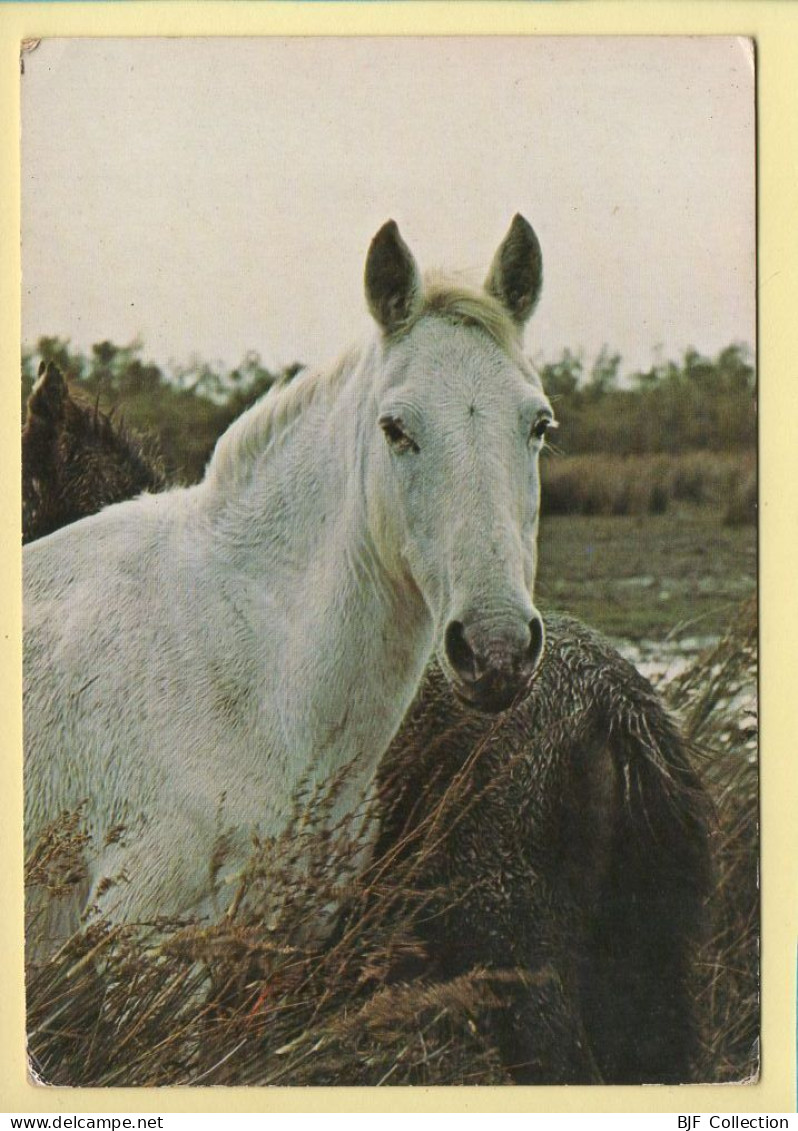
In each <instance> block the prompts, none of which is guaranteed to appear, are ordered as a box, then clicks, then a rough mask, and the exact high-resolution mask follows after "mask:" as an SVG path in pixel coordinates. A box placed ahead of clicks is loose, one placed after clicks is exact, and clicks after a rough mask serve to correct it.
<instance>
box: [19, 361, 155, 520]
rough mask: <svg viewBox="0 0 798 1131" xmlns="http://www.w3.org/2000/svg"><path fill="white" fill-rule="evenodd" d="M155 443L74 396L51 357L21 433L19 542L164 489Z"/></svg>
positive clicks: (40, 373) (32, 399) (41, 376)
mask: <svg viewBox="0 0 798 1131" xmlns="http://www.w3.org/2000/svg"><path fill="white" fill-rule="evenodd" d="M151 448H152V445H150V444H149V443H147V444H145V442H144V441H143V440H142V439H141V438H140V437H138V436H136V435H135V434H134V433H133V432H131V431H129V430H128V429H126V428H125V427H124V426H123V425H121V424H120V423H117V422H114V421H112V420H111V417H110V416H108V415H107V414H106V413H104V412H101V411H100V410H99V407H98V406H97V405H94V406H91V405H88V404H84V403H82V402H81V400H80V399H78V398H77V397H75V396H74V395H73V393H72V391H71V390H70V388H69V387H68V385H67V383H66V381H65V380H64V377H63V374H62V373H61V371H60V370H59V369H58V367H57V366H56V365H54V364H53V363H52V362H50V363H48V364H47V365H45V363H44V362H42V364H41V366H40V368H39V377H38V380H37V382H36V384H35V385H34V387H33V392H32V393H31V395H30V399H29V400H28V410H27V417H26V420H25V426H24V428H23V431H22V540H23V542H32V541H33V540H34V539H36V538H42V537H44V535H45V534H51V533H52V532H53V531H54V530H58V529H59V527H61V526H66V525H67V524H68V523H70V522H76V521H77V519H79V518H85V517H86V516H87V515H90V514H94V513H96V512H97V511H99V510H102V508H103V507H106V506H108V505H109V504H111V503H117V502H121V501H122V500H124V499H131V498H133V497H134V496H136V495H140V494H141V493H142V492H143V491H160V490H162V489H163V488H164V487H165V486H166V479H165V475H164V472H163V469H162V467H161V465H160V461H159V459H158V456H157V454H156V452H155V451H154V450H151Z"/></svg>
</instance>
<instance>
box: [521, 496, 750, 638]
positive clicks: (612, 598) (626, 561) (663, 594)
mask: <svg viewBox="0 0 798 1131" xmlns="http://www.w3.org/2000/svg"><path fill="white" fill-rule="evenodd" d="M756 552H757V551H756V527H755V526H750V525H745V526H728V525H725V524H724V522H723V516H722V513H721V511H720V510H716V509H712V508H709V507H698V506H689V505H683V506H680V507H678V508H673V509H671V510H669V511H668V512H667V513H666V514H659V515H646V516H639V517H638V516H630V517H625V516H624V517H617V516H613V515H599V516H595V517H593V516H581V515H580V516H571V515H550V516H546V517H544V518H543V519H542V520H541V530H540V564H539V573H538V583H537V601H538V604H539V606H540V608H541V609H542V610H543V611H544V612H545V611H546V610H547V609H553V610H556V611H561V612H567V613H570V614H572V615H573V616H576V617H579V618H580V619H582V620H585V621H587V622H588V624H592V625H594V626H595V627H596V628H599V629H601V630H602V631H604V632H606V633H608V634H609V635H610V636H613V637H616V638H624V639H627V640H632V641H644V640H645V641H662V640H664V639H665V638H666V637H670V638H671V639H674V638H675V639H676V640H679V639H681V638H692V639H694V638H699V639H703V638H707V637H717V636H720V635H722V634H723V633H724V632H725V631H726V630H727V629H728V628H729V619H730V617H731V616H732V615H734V612H735V610H736V609H737V608H738V607H739V605H740V602H741V601H742V600H743V599H744V598H745V597H747V596H749V595H750V594H752V593H754V592H755V590H756V568H757V564H756V563H757V559H756Z"/></svg>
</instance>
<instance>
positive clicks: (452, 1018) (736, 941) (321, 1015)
mask: <svg viewBox="0 0 798 1131" xmlns="http://www.w3.org/2000/svg"><path fill="white" fill-rule="evenodd" d="M755 625H756V620H755V612H754V610H753V609H752V608H749V609H747V610H746V612H745V614H744V616H741V617H740V618H738V621H737V623H736V625H735V627H734V629H733V631H732V632H731V633H730V634H729V636H728V637H727V638H726V639H725V640H724V641H723V642H722V643H721V644H720V645H719V646H718V648H717V649H715V650H714V651H713V653H712V654H711V655H709V656H706V657H703V658H702V659H701V661H699V662H698V663H697V664H696V665H695V666H694V667H693V668H692V669H690V671H688V672H687V673H685V674H684V675H683V676H681V677H680V678H679V680H678V681H676V682H674V683H673V684H672V685H671V686H670V687H669V688H668V689H667V694H668V697H669V698H670V700H671V702H672V703H673V704H674V705H675V706H676V707H677V708H678V709H679V711H680V712H681V714H682V717H683V719H684V720H685V725H686V728H687V731H688V735H689V737H691V738H692V739H693V740H694V741H695V742H696V743H697V744H698V745H699V746H700V747H702V748H704V749H705V750H706V751H707V764H706V775H707V779H708V781H709V783H710V785H711V788H712V791H713V795H714V798H715V802H716V806H717V810H718V814H719V832H718V834H717V837H716V844H715V863H716V871H717V883H716V888H715V894H714V896H713V899H712V904H711V908H710V911H711V918H712V924H713V929H712V933H711V937H710V938H709V939H708V941H707V943H706V945H705V946H704V948H703V950H702V951H701V953H700V954H699V955H698V965H699V971H700V978H701V993H700V1001H701V1007H702V1015H703V1021H704V1024H703V1027H704V1031H705V1034H706V1063H705V1066H704V1069H703V1071H702V1073H701V1075H702V1077H703V1078H704V1079H708V1080H739V1079H741V1078H744V1077H747V1076H750V1075H753V1074H755V1072H756V1070H757V1049H756V1037H757V1034H758V968H757V940H758V893H757V883H756V862H757V848H758V829H757V772H756V758H755V737H754V735H753V731H752V729H751V727H752V725H753V724H752V723H751V721H750V719H749V718H748V714H747V713H746V712H745V711H743V710H741V708H740V697H741V696H742V695H743V694H746V693H748V694H750V693H751V692H752V690H753V687H754V681H755V656H756V648H755V632H756V629H755ZM464 770H465V767H464ZM339 784H340V783H338V784H337V785H335V786H333V788H332V789H331V790H330V791H329V792H328V793H327V794H325V795H324V796H323V797H321V796H317V797H315V798H314V799H313V800H314V804H313V806H308V805H307V801H308V798H307V796H306V797H304V798H299V799H298V802H297V810H296V813H295V817H294V821H293V823H292V827H291V830H290V832H289V833H288V834H286V836H285V837H283V838H282V839H281V840H280V841H279V842H277V843H272V844H268V845H259V844H255V845H253V855H252V860H251V863H250V866H249V868H248V871H247V874H246V876H245V877H243V878H242V883H241V886H240V888H239V889H238V891H237V892H235V894H234V896H233V898H232V900H231V906H230V908H229V911H228V914H227V915H225V916H223V917H222V918H221V920H220V921H219V923H217V924H216V925H215V926H213V927H210V928H207V927H204V928H200V927H198V926H196V925H194V924H191V923H185V922H183V923H175V922H172V923H169V922H164V921H159V922H155V923H151V924H146V925H141V926H138V927H135V928H134V927H118V926H116V927H111V926H110V925H109V924H107V923H104V922H102V921H94V922H90V923H87V924H86V925H85V926H84V928H83V929H82V930H81V931H79V932H78V933H77V934H75V935H74V936H73V937H72V938H71V939H70V940H69V941H68V942H67V943H66V944H65V945H64V946H63V947H62V948H61V949H60V951H59V952H58V953H57V954H55V955H54V956H53V957H51V958H50V959H49V960H47V961H44V962H40V963H31V964H29V968H28V976H27V994H28V1003H27V1004H28V1037H29V1052H30V1062H31V1067H32V1070H33V1071H34V1072H35V1074H36V1075H37V1076H38V1078H39V1079H41V1080H42V1081H46V1082H48V1083H53V1084H70V1085H84V1086H88V1085H93V1086H97V1085H165V1084H251V1085H265V1084H275V1085H285V1084H291V1085H323V1084H341V1083H346V1084H353V1085H380V1084H424V1085H433V1084H435V1085H440V1084H496V1083H506V1082H508V1078H507V1076H506V1074H505V1072H504V1070H503V1068H502V1065H501V1062H500V1059H499V1056H498V1054H497V1052H496V1050H495V1049H494V1048H493V1047H491V1045H490V1043H489V1041H488V1040H487V1038H486V1036H485V1034H486V1032H487V1031H488V1030H489V1028H490V1018H491V1016H493V1015H495V1011H496V1010H498V1009H500V1008H503V1007H502V1005H501V1004H500V1002H501V1001H502V1000H505V1001H506V997H504V998H503V997H502V994H501V993H500V992H497V991H499V990H501V989H503V988H504V989H506V982H507V980H508V979H509V980H511V981H512V980H514V979H515V980H518V981H520V980H522V977H523V976H522V975H521V974H516V973H513V972H507V973H497V972H495V971H486V970H472V971H471V972H470V973H469V974H468V975H467V976H462V977H459V978H455V979H452V980H449V981H440V980H436V978H435V977H434V975H432V974H431V973H430V970H429V966H428V964H427V962H426V955H425V953H424V948H423V945H422V943H421V942H420V938H419V933H418V930H417V924H418V923H419V920H420V919H421V918H422V917H423V916H424V915H425V913H427V912H428V911H429V907H430V901H431V899H432V898H433V894H434V893H430V892H429V891H422V890H421V888H420V885H419V883H418V876H419V870H420V869H422V868H423V862H424V860H425V858H426V857H427V856H428V855H429V853H430V852H433V851H435V850H436V849H437V847H438V845H439V843H440V838H441V833H442V830H444V829H445V828H446V827H447V824H448V823H449V822H451V821H453V820H457V814H458V812H460V811H461V810H462V807H463V803H464V798H465V794H464V790H466V789H467V774H466V773H465V772H464V774H463V775H460V777H459V780H457V781H455V782H454V783H453V786H452V790H451V793H450V795H449V797H448V798H447V801H446V804H445V806H444V807H443V808H442V809H437V810H435V811H433V812H432V813H431V814H430V816H429V817H428V819H427V820H426V821H425V822H424V823H422V825H421V827H420V828H419V830H418V832H417V833H416V834H415V836H416V838H417V840H416V843H415V844H414V845H413V851H410V852H408V851H405V850H406V849H407V847H408V846H407V845H402V846H401V851H396V850H393V851H392V852H391V855H390V858H389V859H385V860H383V861H380V862H377V863H376V864H375V865H373V866H371V867H370V868H369V869H368V870H367V871H366V873H365V875H364V876H363V877H362V878H360V879H355V869H356V862H357V860H358V859H362V855H363V850H364V845H363V843H362V838H360V837H355V838H353V837H352V836H351V835H350V833H349V832H348V830H347V828H345V827H337V828H333V829H332V830H331V831H325V830H324V829H323V827H322V826H323V824H324V817H325V815H326V814H327V813H328V810H329V806H330V805H331V804H332V801H333V799H334V795H335V791H336V789H337V788H338V787H339ZM309 811H312V812H313V814H314V815H313V816H309V815H308V813H309ZM364 835H365V834H364ZM85 850H86V841H85V835H84V833H83V832H82V831H81V823H80V817H79V814H78V815H76V816H73V817H71V818H68V819H66V818H65V819H64V820H63V822H61V823H60V825H59V827H58V828H57V829H52V830H50V831H49V833H48V835H47V837H46V839H45V842H44V843H43V844H42V846H40V848H39V849H38V850H37V852H36V853H35V854H34V856H33V857H32V859H31V861H30V868H29V875H28V878H29V882H30V883H31V884H32V885H39V886H40V887H41V886H44V887H45V888H47V889H48V890H49V891H50V892H51V893H52V898H53V899H58V898H62V897H63V895H64V893H65V892H66V891H68V890H69V888H70V886H71V885H72V884H73V883H75V882H77V881H78V880H79V878H80V877H79V875H78V872H77V871H76V861H77V860H78V859H79V857H80V855H81V854H82V853H84V852H85ZM267 861H268V868H267ZM276 862H277V863H276ZM276 872H278V873H279V875H278V876H277V878H275V873H276ZM267 877H268V882H267ZM276 883H278V884H279V885H280V887H281V889H282V890H283V892H284V893H285V898H284V899H283V900H282V901H281V906H280V913H279V916H278V919H277V921H276V922H275V923H274V924H273V926H272V927H271V928H270V929H264V927H263V913H262V909H263V907H264V905H265V904H266V903H267V902H268V899H269V893H270V892H271V891H273V890H274V887H275V884H276ZM342 905H343V906H344V907H345V912H344V914H343V915H342V916H340V918H339V919H338V920H337V922H336V926H335V928H334V932H333V933H330V934H329V935H328V937H327V938H326V940H325V941H324V943H323V944H320V943H319V942H318V941H316V942H315V943H314V941H313V940H314V933H315V936H316V938H317V936H318V932H317V931H316V929H315V927H314V923H315V920H316V918H317V911H316V910H314V909H318V907H320V906H322V907H323V906H329V907H340V906H342ZM311 916H312V917H311ZM331 921H332V920H331ZM33 929H35V926H34V928H33ZM544 974H545V971H543V972H540V974H539V976H544ZM527 977H528V975H527ZM499 983H504V985H502V986H500V985H499Z"/></svg>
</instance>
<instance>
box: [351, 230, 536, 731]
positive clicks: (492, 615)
mask: <svg viewBox="0 0 798 1131" xmlns="http://www.w3.org/2000/svg"><path fill="white" fill-rule="evenodd" d="M541 281H542V269H541V252H540V245H539V243H538V240H537V237H536V235H535V233H534V231H533V230H532V228H531V227H530V225H529V224H528V223H527V221H526V220H524V219H523V217H521V216H516V217H515V219H514V220H513V223H512V226H511V227H510V230H509V232H508V233H507V235H506V237H505V239H504V241H503V242H502V244H501V245H500V247H499V249H498V251H497V252H496V256H495V258H494V260H493V263H492V265H491V268H490V270H489V272H488V276H487V279H486V282H485V285H484V288H483V290H482V291H481V292H477V291H471V290H468V289H466V288H463V287H459V286H456V285H448V284H446V283H444V282H440V281H438V282H436V281H434V280H426V281H425V280H422V277H421V274H420V272H419V270H418V267H417V265H416V262H415V259H414V258H413V255H412V253H411V252H410V250H409V248H408V247H407V245H406V244H405V243H404V241H403V239H402V237H401V236H400V234H399V230H398V228H397V226H396V224H395V223H394V222H393V221H389V222H388V223H387V224H385V225H384V226H383V227H382V228H381V229H380V231H379V232H378V233H377V235H376V236H375V237H374V239H373V241H372V243H371V247H370V250H369V253H368V257H367V261H366V270H365V285H366V297H367V301H368V305H369V308H370V310H371V313H372V315H373V317H374V318H375V320H376V322H377V324H378V326H379V327H380V330H381V337H382V350H383V352H382V358H383V366H382V374H381V377H380V380H379V382H378V388H377V389H376V391H375V399H374V407H375V412H374V417H373V421H372V425H371V432H372V448H373V452H374V458H375V462H376V466H377V467H378V468H379V476H380V482H381V485H382V489H381V490H380V491H378V492H376V500H377V501H376V502H375V503H373V504H372V506H373V508H374V509H375V510H377V512H378V513H377V514H376V515H375V516H374V522H375V523H376V524H377V527H378V530H379V537H380V539H381V543H382V544H383V546H387V547H388V548H389V550H388V552H389V553H392V554H393V559H394V563H395V566H396V568H397V569H399V570H402V571H403V573H404V575H405V576H406V577H408V578H409V579H410V581H411V582H412V584H414V585H415V586H416V588H417V589H418V591H419V592H420V593H421V596H422V597H423V600H424V602H425V603H426V606H427V608H428V610H429V613H430V615H431V617H432V620H433V624H434V631H435V648H436V652H437V655H438V658H439V662H440V664H441V666H442V668H443V670H444V672H445V673H446V675H447V677H448V679H449V681H450V683H451V685H452V688H453V690H454V691H455V693H456V694H457V695H458V696H459V697H460V698H461V699H463V700H464V701H466V702H467V703H468V704H470V705H472V706H474V707H477V708H479V709H482V710H486V711H490V712H494V711H500V710H503V709H505V708H506V707H508V706H509V705H510V703H511V702H512V701H513V699H514V698H515V696H516V694H517V693H518V692H519V690H520V689H521V687H522V686H524V685H525V684H526V682H527V680H528V678H529V676H530V674H531V673H532V671H533V670H534V668H535V667H536V665H537V663H538V661H539V660H540V656H541V653H542V650H543V642H544V633H543V622H542V620H541V617H540V614H539V613H538V612H537V610H536V608H535V606H534V604H533V600H532V593H533V589H534V581H535V572H536V566H537V549H536V543H537V533H538V516H539V509H540V507H539V504H540V480H539V471H538V459H539V455H540V451H541V448H542V447H543V444H544V440H545V435H546V432H547V430H548V429H549V428H550V427H552V425H553V424H554V420H553V413H552V409H551V405H550V403H549V401H548V399H547V398H546V396H545V394H544V392H543V389H542V387H541V384H540V381H539V380H538V378H537V376H536V375H535V373H534V371H533V370H532V368H531V367H530V365H529V363H528V362H527V361H526V360H525V359H524V357H523V355H522V352H521V336H522V331H523V326H524V324H525V322H526V320H527V319H528V317H529V315H530V314H531V313H532V311H533V309H534V307H535V305H536V303H537V300H538V297H539V294H540V289H541Z"/></svg>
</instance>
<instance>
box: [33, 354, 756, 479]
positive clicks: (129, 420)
mask: <svg viewBox="0 0 798 1131" xmlns="http://www.w3.org/2000/svg"><path fill="white" fill-rule="evenodd" d="M40 360H43V361H54V362H55V363H56V364H57V365H58V366H59V367H60V368H61V369H62V371H63V372H64V373H65V374H66V376H67V378H68V379H69V380H70V381H71V382H72V383H73V384H74V385H75V386H76V387H77V388H80V389H82V390H83V392H84V394H85V395H86V396H87V398H89V399H90V400H96V399H99V404H100V407H101V408H103V409H105V410H106V411H108V410H109V409H112V410H113V411H114V412H115V413H116V414H117V416H119V417H122V418H123V419H124V421H125V422H126V424H127V425H128V426H130V427H133V428H136V429H139V430H142V431H145V432H151V433H153V434H154V435H155V436H157V437H158V439H159V441H160V445H161V449H162V454H163V458H164V461H165V463H166V465H167V467H168V469H169V470H170V471H171V472H172V473H173V474H177V475H178V476H180V478H182V479H183V481H185V482H192V481H195V480H196V479H198V478H200V476H201V475H202V472H203V469H204V467H205V464H206V462H207V460H208V457H209V455H210V453H211V451H212V450H213V445H214V443H215V442H216V439H217V437H218V436H219V435H220V434H221V432H223V431H224V430H225V428H227V426H228V425H229V424H230V423H231V421H232V420H233V419H234V418H235V417H236V416H238V415H239V414H240V413H241V412H242V411H243V410H244V409H245V408H247V407H248V406H249V405H250V404H252V403H253V402H254V401H255V400H256V399H257V398H258V397H260V396H261V395H262V394H263V393H265V392H266V391H267V390H268V389H269V388H270V387H271V386H272V384H274V382H275V381H276V380H278V379H279V378H282V377H285V376H288V377H290V376H292V375H293V374H295V373H296V372H298V371H299V370H300V369H301V366H300V365H299V364H294V365H292V366H290V367H289V368H288V370H287V371H285V372H271V371H270V370H268V369H267V368H266V367H264V366H263V364H262V363H261V359H260V357H259V356H258V354H256V353H254V352H253V353H248V354H247V355H246V356H245V357H244V358H243V360H242V362H241V364H240V365H238V366H236V367H235V368H234V369H231V370H225V369H220V368H215V367H213V366H211V365H209V364H207V363H205V362H201V361H198V362H195V363H194V364H192V365H190V366H187V367H185V368H183V369H179V370H177V371H175V372H169V373H167V372H164V370H162V369H161V368H159V366H157V365H155V364H153V363H152V362H148V361H145V360H144V358H143V348H142V345H141V343H140V342H138V341H136V342H133V343H131V344H129V345H125V346H119V345H116V344H114V343H113V342H109V341H104V342H98V343H97V344H96V345H94V346H92V348H91V352H90V354H89V355H88V356H86V355H85V354H83V353H80V352H78V351H75V350H73V349H72V348H71V346H70V343H69V342H68V341H65V340H64V339H62V338H57V337H45V338H40V339H39V341H38V342H37V344H36V348H35V350H34V351H31V352H25V353H23V356H22V398H23V406H24V404H25V402H26V401H27V397H28V395H29V393H30V390H31V387H32V385H33V382H34V380H35V377H36V371H37V368H38V364H39V361H40ZM538 371H539V373H540V375H541V378H542V380H543V384H544V387H545V389H546V391H547V392H548V394H549V396H550V397H551V398H552V401H553V403H554V408H555V412H556V414H557V418H558V420H559V423H560V428H559V431H558V432H557V434H556V436H555V438H554V445H555V447H556V449H557V450H558V451H560V452H562V454H563V455H567V456H572V455H574V456H576V455H583V454H595V453H602V454H605V455H607V456H616V457H617V456H643V455H662V454H665V455H671V456H673V455H679V454H683V453H689V452H695V451H708V452H716V453H720V454H723V453H742V452H750V451H752V450H753V449H754V447H755V443H756V414H755V402H754V396H755V384H756V375H755V369H754V365H753V360H752V358H751V356H750V353H749V351H748V349H747V348H746V347H745V346H741V345H736V344H735V345H730V346H727V347H726V349H724V350H721V352H720V353H719V354H717V356H716V357H714V358H708V357H705V356H703V355H701V354H699V353H698V352H697V351H695V350H688V351H686V352H685V353H684V355H683V356H682V358H681V359H680V360H679V361H678V362H675V361H663V362H661V363H657V364H656V365H654V366H652V368H651V369H649V370H646V371H645V372H637V373H634V374H632V375H631V376H627V377H624V378H622V377H621V357H620V355H619V354H617V353H611V352H610V351H609V350H607V349H604V350H602V352H601V353H600V354H599V356H598V357H597V358H596V360H595V362H594V363H593V364H592V366H590V367H589V368H587V367H586V366H585V365H584V362H583V360H582V358H581V357H580V356H579V355H578V354H574V353H572V352H570V351H569V350H565V351H564V352H563V354H562V356H561V357H560V358H559V360H557V361H554V362H546V363H543V364H539V365H538Z"/></svg>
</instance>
